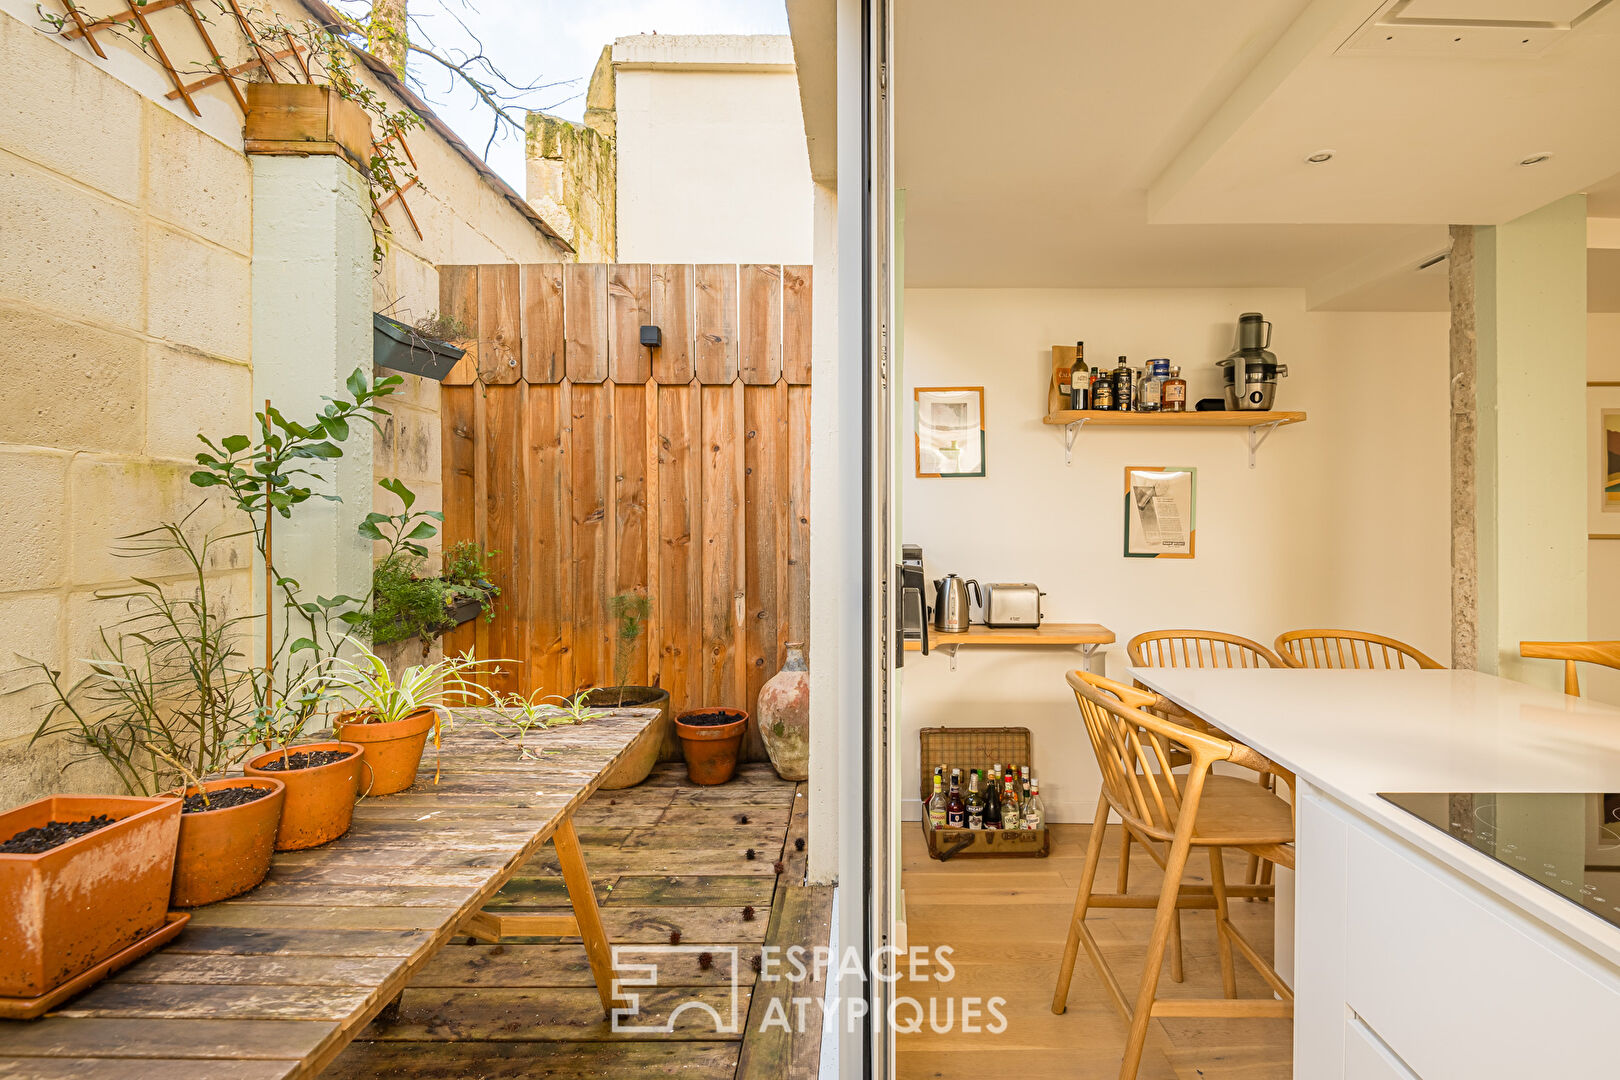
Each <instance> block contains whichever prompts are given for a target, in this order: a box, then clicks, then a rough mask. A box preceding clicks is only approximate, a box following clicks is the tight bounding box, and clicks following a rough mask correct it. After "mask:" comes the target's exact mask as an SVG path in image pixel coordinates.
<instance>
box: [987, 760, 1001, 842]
mask: <svg viewBox="0 0 1620 1080" xmlns="http://www.w3.org/2000/svg"><path fill="white" fill-rule="evenodd" d="M999 772H1001V766H1000V765H993V766H991V768H990V772H989V774H988V775H987V776H986V777H985V780H984V827H985V828H987V829H999V828H1001V827H1002V826H1001V786H1000V785H999V784H997V783H996V774H997V773H999Z"/></svg>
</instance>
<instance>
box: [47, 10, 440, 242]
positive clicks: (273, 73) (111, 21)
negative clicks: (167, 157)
mask: <svg viewBox="0 0 1620 1080" xmlns="http://www.w3.org/2000/svg"><path fill="white" fill-rule="evenodd" d="M59 2H60V4H61V6H62V8H63V9H64V10H65V11H66V13H67V18H68V20H69V21H70V22H72V24H73V25H72V26H71V27H68V26H66V25H64V26H63V28H62V31H61V33H62V36H63V37H64V38H66V39H67V40H69V41H75V40H78V39H79V38H83V39H84V42H85V44H87V45H89V46H90V48H91V50H93V51H94V52H95V54H96V55H97V56H99V57H101V58H102V59H103V60H105V59H107V53H106V52H105V50H103V49H102V46H101V43H100V42H99V41H97V40H96V34H97V32H98V31H105V30H110V29H112V28H113V27H116V26H135V27H138V28H139V29H140V31H141V34H142V35H143V39H144V41H145V42H146V43H147V45H148V46H149V48H150V52H149V55H150V56H151V57H152V58H153V59H154V60H156V61H157V63H158V66H159V67H161V68H162V69H163V70H164V72H165V73H167V74H168V76H169V81H170V82H171V83H173V84H174V89H172V90H170V91H169V92H168V93H167V94H165V95H164V97H165V98H167V99H168V100H170V101H177V100H178V101H183V102H185V104H186V108H187V109H189V110H191V114H192V115H193V116H201V115H202V110H201V109H199V108H198V107H197V102H196V100H195V99H194V98H193V97H192V95H193V94H196V93H197V92H198V91H200V90H205V89H207V88H208V87H210V86H214V85H216V84H218V83H224V84H225V86H226V88H227V89H228V90H230V93H231V97H232V98H233V99H235V101H236V106H237V108H238V109H240V110H241V111H242V112H243V114H244V115H245V114H246V113H247V111H248V106H247V98H246V96H245V95H244V94H243V92H242V87H241V86H239V85H238V82H239V81H243V80H242V76H244V75H246V74H248V73H249V72H252V71H262V72H264V77H265V78H266V79H267V80H268V81H270V82H272V83H279V82H282V81H283V80H282V79H280V78H277V70H278V68H280V66H281V65H280V61H283V60H288V59H291V60H292V61H293V62H294V64H296V65H297V71H296V72H292V71H287V70H285V69H281V70H282V74H283V75H287V76H292V77H291V78H290V79H289V80H288V81H291V82H302V83H306V84H313V83H314V81H315V79H314V76H313V75H312V74H311V72H310V67H309V63H308V60H307V56H308V54H309V51H310V50H309V48H308V47H307V46H306V45H304V44H302V43H300V42H299V41H298V40H297V39H296V38H295V37H293V35H292V33H291V32H290V31H285V30H284V31H283V32H282V35H281V36H282V38H283V39H284V42H285V46H286V47H285V48H282V44H283V42H281V41H275V40H267V39H266V38H264V37H262V36H260V34H259V33H258V31H256V30H255V29H254V27H253V22H252V20H250V19H249V18H248V17H247V14H246V12H244V11H243V10H242V7H241V4H240V3H239V2H238V0H223V2H224V5H225V8H227V9H229V14H230V23H231V24H232V25H234V26H235V27H236V29H237V30H238V31H240V32H241V35H242V43H243V44H245V45H246V46H247V47H248V49H249V50H250V51H251V53H252V55H251V57H250V58H249V59H247V60H244V61H243V62H241V63H239V64H233V65H230V66H228V67H227V66H226V61H225V57H224V55H223V54H222V53H221V52H220V50H219V47H218V46H217V45H216V44H215V43H214V39H213V36H212V35H211V34H210V33H209V32H208V20H206V19H204V18H203V17H202V15H201V14H200V13H199V12H198V11H197V8H196V5H195V0H147V2H145V3H131V4H130V5H129V6H128V7H125V8H124V9H123V10H121V11H118V12H115V13H113V14H111V15H104V16H98V17H95V18H90V17H87V14H88V13H87V12H85V11H84V9H83V8H81V7H80V6H79V5H78V4H77V3H75V2H74V0H59ZM171 8H179V9H180V10H181V11H182V12H183V13H184V14H185V15H186V17H187V21H189V22H190V24H191V26H192V28H193V29H194V30H195V31H196V34H197V37H198V38H199V39H201V41H202V45H203V48H205V49H206V50H207V51H208V57H209V59H208V61H207V63H205V64H204V65H203V66H204V67H206V68H211V69H212V70H211V71H210V73H209V74H207V75H204V76H202V77H200V78H196V79H193V80H191V81H189V82H188V81H187V80H186V79H185V77H184V76H183V75H182V74H181V71H180V69H179V68H178V67H176V66H175V64H174V62H173V61H172V60H170V58H169V55H170V54H169V49H168V47H166V46H165V45H164V43H163V39H162V37H161V36H160V35H159V34H158V29H157V27H156V26H155V25H154V24H153V22H152V16H153V15H156V14H158V13H160V12H163V11H167V10H169V9H171ZM171 43H172V42H171ZM143 51H145V50H143ZM300 75H301V76H302V77H301V78H299V77H297V76H300ZM396 140H397V141H398V143H399V147H400V150H401V151H403V152H404V154H405V158H406V160H407V161H409V162H410V163H411V168H413V169H414V168H416V158H415V156H414V155H413V154H412V153H411V150H410V147H409V146H408V145H407V144H406V142H405V138H404V136H403V135H402V134H400V133H398V132H394V133H392V134H390V135H389V136H388V137H387V138H386V139H383V140H382V141H381V142H377V141H375V140H373V142H372V144H371V156H372V160H373V161H375V162H378V163H380V164H381V167H382V171H383V174H384V176H385V178H386V179H387V182H388V186H389V189H390V190H389V193H388V194H387V195H386V196H385V197H384V198H382V199H381V200H378V199H377V198H376V196H375V195H373V196H372V202H371V205H372V210H373V212H374V213H376V214H377V216H379V217H382V216H383V211H384V210H386V209H387V208H388V207H389V205H391V204H392V203H394V202H396V201H397V202H398V203H399V207H400V209H401V210H403V211H404V212H405V218H406V220H408V221H409V222H410V223H411V229H412V230H413V231H415V233H416V236H417V239H421V238H422V227H421V226H420V225H418V224H417V222H416V215H415V214H414V213H413V212H412V211H411V207H410V204H409V203H407V202H406V201H405V192H407V191H409V190H410V189H411V188H413V187H415V186H417V179H416V177H414V176H412V177H410V178H409V179H407V180H406V181H405V183H403V184H401V183H399V182H398V181H397V180H395V178H394V175H393V170H392V169H390V168H389V167H388V163H387V161H386V160H385V159H384V157H383V156H382V154H381V151H382V148H383V147H385V146H387V145H388V144H389V143H391V142H394V141H396Z"/></svg>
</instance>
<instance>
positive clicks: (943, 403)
mask: <svg viewBox="0 0 1620 1080" xmlns="http://www.w3.org/2000/svg"><path fill="white" fill-rule="evenodd" d="M916 399H917V475H918V476H920V477H944V476H983V475H984V387H982V386H919V387H917V390H916Z"/></svg>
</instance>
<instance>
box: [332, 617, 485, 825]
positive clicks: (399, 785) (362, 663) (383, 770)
mask: <svg viewBox="0 0 1620 1080" xmlns="http://www.w3.org/2000/svg"><path fill="white" fill-rule="evenodd" d="M485 666H486V664H485V663H484V662H483V661H480V660H477V659H475V658H474V657H473V655H472V653H471V652H470V651H469V652H465V653H462V654H461V655H460V656H447V657H445V658H443V659H442V660H438V661H435V662H434V663H431V664H417V665H415V666H413V667H409V668H406V669H405V672H404V674H403V675H401V676H400V678H399V679H398V680H397V681H396V680H395V679H394V678H393V677H392V676H390V675H389V673H388V665H387V664H386V663H384V662H383V661H382V660H381V659H380V658H379V657H378V656H377V655H376V654H375V653H373V652H371V651H370V650H369V649H365V648H361V649H360V650H359V657H358V659H357V660H350V659H348V658H347V657H343V656H336V657H332V658H331V659H330V661H329V662H328V664H327V666H326V668H325V670H324V671H323V673H322V676H321V677H322V679H323V680H324V683H325V686H326V688H327V689H328V691H329V692H330V693H331V695H332V696H333V697H334V698H335V699H336V700H337V701H339V702H341V703H342V705H343V706H344V709H343V711H342V712H340V713H338V715H337V719H336V720H335V721H334V723H333V730H334V732H335V733H336V735H337V737H338V738H339V739H340V740H342V741H344V742H346V743H355V744H358V745H359V746H361V747H362V748H363V759H364V762H365V765H366V769H367V774H368V775H367V778H366V779H365V781H364V782H363V783H362V785H361V790H362V791H363V792H364V793H365V794H367V795H393V794H395V793H397V792H401V791H404V790H405V789H406V788H408V787H410V786H411V785H412V784H413V783H415V782H416V770H417V767H418V766H419V765H420V764H421V761H422V751H423V750H424V749H426V746H427V737H428V734H429V733H430V732H431V733H432V735H433V745H434V746H437V745H438V744H439V733H440V730H441V726H442V723H443V717H442V715H441V706H442V705H443V703H444V702H445V701H446V700H447V699H449V698H458V699H460V700H462V701H468V700H477V699H478V698H479V697H480V696H482V695H484V694H485V690H484V688H483V687H481V686H479V685H478V684H477V683H475V682H473V681H472V679H471V677H472V676H473V675H475V674H477V673H478V672H479V671H480V670H481V669H483V668H484V667H485ZM436 779H437V777H435V780H436Z"/></svg>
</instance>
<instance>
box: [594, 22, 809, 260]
mask: <svg viewBox="0 0 1620 1080" xmlns="http://www.w3.org/2000/svg"><path fill="white" fill-rule="evenodd" d="M665 40H666V41H667V42H675V43H677V44H676V47H674V48H673V49H667V48H666V49H663V50H661V51H660V52H659V54H658V60H657V63H656V64H648V65H645V66H643V65H640V64H636V63H628V64H627V63H625V62H622V58H623V57H625V56H627V55H629V56H634V55H639V54H638V53H637V52H636V50H638V49H641V48H643V46H641V45H639V44H636V43H637V42H638V41H639V39H621V40H620V42H619V43H618V44H617V45H615V47H614V60H615V73H616V76H615V77H616V80H617V82H616V93H617V98H616V108H617V141H618V154H619V165H618V183H619V190H618V215H619V216H618V243H619V247H618V258H619V261H620V262H688V263H690V262H697V263H704V262H713V263H735V262H742V263H749V262H788V263H808V262H810V261H811V258H812V254H813V252H812V248H813V244H812V224H811V221H812V199H813V195H812V187H811V181H810V159H809V155H808V153H807V152H806V150H805V144H804V121H803V118H802V115H801V113H800V111H799V89H798V82H797V80H796V79H795V78H794V75H793V69H792V62H793V50H792V48H791V46H790V45H789V43H788V39H787V38H786V37H785V36H784V37H780V38H775V37H759V38H718V39H716V38H702V37H692V38H670V39H665ZM627 41H628V42H630V44H627ZM682 42H688V43H691V44H690V46H689V47H684V48H683V47H681V46H680V44H679V43H682ZM715 42H721V43H739V42H740V43H763V44H760V45H758V46H757V47H750V48H749V49H747V50H745V51H743V52H742V54H741V55H742V58H744V59H749V60H751V63H749V64H740V63H737V62H736V61H735V59H728V58H730V57H731V54H732V53H733V52H735V51H737V50H738V49H740V48H741V46H740V45H739V46H735V47H733V46H731V45H726V46H724V47H722V46H718V45H716V44H714V43H715ZM784 61H785V63H784ZM716 68H721V69H720V70H716Z"/></svg>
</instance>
